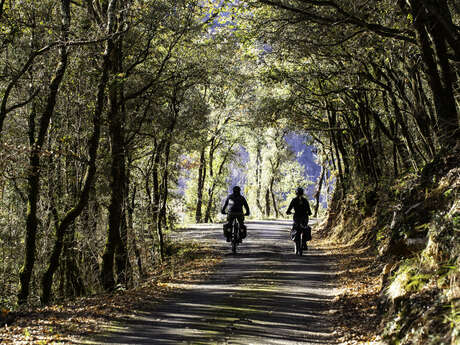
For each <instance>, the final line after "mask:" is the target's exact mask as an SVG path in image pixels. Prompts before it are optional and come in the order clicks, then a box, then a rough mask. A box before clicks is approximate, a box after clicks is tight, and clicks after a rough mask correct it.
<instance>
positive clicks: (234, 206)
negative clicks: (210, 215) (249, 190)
mask: <svg viewBox="0 0 460 345" xmlns="http://www.w3.org/2000/svg"><path fill="white" fill-rule="evenodd" d="M227 206H228V212H227V211H226V209H227ZM243 207H244V209H245V210H246V212H245V213H243ZM226 213H227V223H226V224H224V236H225V237H226V238H227V242H230V241H231V232H230V231H229V230H230V229H231V227H232V223H233V220H234V219H235V218H237V219H238V222H239V223H240V232H241V236H240V238H245V237H246V225H244V216H249V205H248V202H247V201H246V199H245V198H244V196H242V195H241V188H240V187H239V186H235V187H233V193H232V194H230V195H229V196H228V197H227V199H226V200H225V204H224V206H223V207H222V214H226Z"/></svg>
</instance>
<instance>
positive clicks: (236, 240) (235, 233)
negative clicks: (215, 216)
mask: <svg viewBox="0 0 460 345" xmlns="http://www.w3.org/2000/svg"><path fill="white" fill-rule="evenodd" d="M229 215H230V216H232V217H233V220H232V223H231V234H230V242H231V245H232V253H233V254H236V247H237V246H238V244H240V243H241V240H242V237H241V224H240V222H239V221H238V216H242V215H243V213H234V212H232V213H229Z"/></svg>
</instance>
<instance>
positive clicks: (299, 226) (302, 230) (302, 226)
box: [291, 221, 311, 256]
mask: <svg viewBox="0 0 460 345" xmlns="http://www.w3.org/2000/svg"><path fill="white" fill-rule="evenodd" d="M308 228H309V226H308V224H307V223H304V222H299V221H294V224H293V226H292V230H291V240H293V241H294V252H295V254H296V255H299V256H302V254H303V250H304V248H303V243H305V246H306V243H307V242H306V241H309V240H311V234H310V233H309V231H308V230H309V229H308ZM310 231H311V230H310ZM304 237H305V238H304ZM305 249H307V248H306V247H305Z"/></svg>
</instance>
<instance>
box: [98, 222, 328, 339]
mask: <svg viewBox="0 0 460 345" xmlns="http://www.w3.org/2000/svg"><path fill="white" fill-rule="evenodd" d="M248 228H249V230H248V232H249V234H248V238H247V240H246V241H245V242H244V243H243V244H242V245H241V246H240V247H239V250H240V251H239V253H238V254H236V255H229V254H228V252H229V251H230V248H229V245H228V244H226V243H225V242H223V240H221V242H219V243H216V244H215V245H218V246H220V247H219V248H221V249H222V250H223V251H227V253H226V255H225V257H224V260H223V263H222V264H221V265H220V266H219V267H218V269H217V270H216V272H215V273H214V274H212V275H211V277H209V279H207V280H206V281H203V282H201V283H197V284H188V285H187V284H185V283H184V284H183V286H181V287H183V288H184V290H183V291H182V292H179V293H175V294H173V295H172V296H170V297H169V298H168V299H167V300H165V301H164V302H163V303H161V304H160V305H157V306H155V307H154V308H153V309H152V307H147V304H146V308H144V309H143V310H137V311H136V317H133V318H130V319H129V320H119V321H120V327H118V328H117V327H114V328H112V329H111V333H110V335H109V336H108V337H100V338H98V339H96V340H95V341H96V343H98V344H335V343H336V340H335V338H334V335H333V331H334V329H333V322H332V318H331V317H332V314H331V313H330V302H331V300H332V298H333V295H334V291H333V285H332V282H333V281H332V277H333V275H334V272H333V270H332V268H331V265H330V258H329V257H328V256H327V255H324V254H323V253H321V252H320V251H318V250H315V249H314V248H313V249H310V250H309V251H307V253H306V255H305V256H303V257H299V256H296V255H295V254H294V253H293V252H292V249H293V246H292V242H290V241H289V240H288V232H289V231H288V230H289V223H287V222H248ZM201 232H203V233H204V234H205V236H206V237H208V238H209V239H216V238H219V236H221V228H220V227H214V228H212V229H209V228H208V229H203V230H202V231H201ZM193 233H195V235H193V237H195V236H199V238H201V239H202V238H204V236H203V237H200V234H198V232H197V231H196V229H195V230H191V231H190V232H189V233H186V232H184V233H182V235H187V236H192V235H191V234H193ZM201 235H203V234H201ZM291 252H292V253H291Z"/></svg>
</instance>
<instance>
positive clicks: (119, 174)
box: [101, 42, 127, 290]
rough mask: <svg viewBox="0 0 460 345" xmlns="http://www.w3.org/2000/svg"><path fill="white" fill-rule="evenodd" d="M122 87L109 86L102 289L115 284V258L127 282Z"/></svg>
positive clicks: (117, 53)
mask: <svg viewBox="0 0 460 345" xmlns="http://www.w3.org/2000/svg"><path fill="white" fill-rule="evenodd" d="M121 49H122V47H121V42H116V43H115V44H114V47H113V50H112V51H111V56H110V61H111V64H110V67H111V70H110V72H111V74H112V75H117V74H118V73H120V71H121V70H122V68H121V59H122V55H121V54H122V51H121ZM121 92H122V90H121V86H120V85H119V83H117V82H115V81H114V82H112V83H110V85H109V108H110V109H109V114H108V121H109V135H110V146H111V163H110V164H111V167H110V191H111V196H110V204H109V208H108V211H109V215H108V229H107V232H108V234H107V242H106V245H105V249H104V254H103V256H102V272H101V280H102V285H103V287H104V289H105V290H112V289H113V288H114V287H115V277H114V267H113V266H114V258H115V256H116V269H117V273H118V281H119V282H120V283H122V284H125V283H126V281H127V249H126V243H125V242H124V241H123V238H122V235H121V233H120V231H121V227H122V218H123V217H124V216H125V213H124V197H125V183H126V152H125V129H124V125H125V123H124V122H125V113H124V111H122V110H121V109H120V104H119V101H120V96H121Z"/></svg>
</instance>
